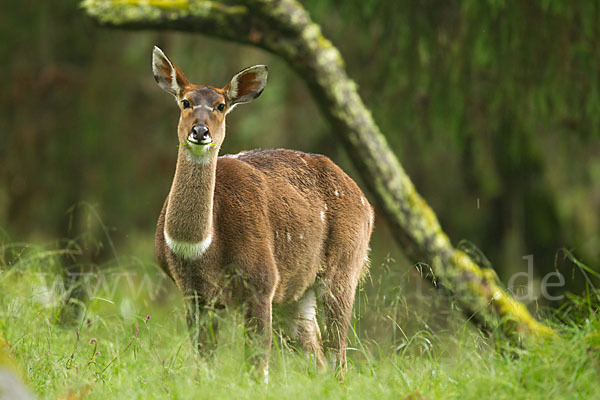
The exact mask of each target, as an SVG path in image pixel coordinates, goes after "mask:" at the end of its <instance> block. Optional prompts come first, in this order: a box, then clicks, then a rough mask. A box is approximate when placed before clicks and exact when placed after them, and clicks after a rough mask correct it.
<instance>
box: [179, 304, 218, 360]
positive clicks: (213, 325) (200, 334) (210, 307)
mask: <svg viewBox="0 0 600 400" xmlns="http://www.w3.org/2000/svg"><path fill="white" fill-rule="evenodd" d="M186 308H187V310H186V311H187V312H186V316H187V324H188V328H189V330H190V338H191V340H192V346H194V347H197V348H198V352H199V353H200V355H201V356H204V357H207V358H211V357H212V356H214V353H215V351H216V348H217V333H218V328H219V324H218V319H217V315H216V313H215V311H216V310H215V307H214V304H210V303H208V304H207V303H206V302H205V301H203V300H202V299H201V298H200V296H198V294H197V293H194V294H192V295H190V296H186Z"/></svg>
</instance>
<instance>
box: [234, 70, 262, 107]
mask: <svg viewBox="0 0 600 400" xmlns="http://www.w3.org/2000/svg"><path fill="white" fill-rule="evenodd" d="M266 84H267V66H266V65H255V66H253V67H249V68H246V69H245V70H243V71H241V72H238V73H237V74H236V75H235V76H234V77H233V78H232V79H231V82H229V83H228V84H227V86H225V87H224V88H223V91H224V92H225V93H226V97H227V101H228V102H229V106H230V107H231V106H233V105H235V104H239V103H248V102H249V101H252V100H254V99H256V98H257V97H258V96H260V94H261V93H262V92H263V90H264V89H265V86H266Z"/></svg>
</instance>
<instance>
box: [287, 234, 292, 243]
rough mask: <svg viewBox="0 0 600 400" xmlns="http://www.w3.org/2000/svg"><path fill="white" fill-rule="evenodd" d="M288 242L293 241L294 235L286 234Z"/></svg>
mask: <svg viewBox="0 0 600 400" xmlns="http://www.w3.org/2000/svg"><path fill="white" fill-rule="evenodd" d="M286 235H287V240H288V242H291V241H292V235H291V234H290V233H289V232H288V233H286Z"/></svg>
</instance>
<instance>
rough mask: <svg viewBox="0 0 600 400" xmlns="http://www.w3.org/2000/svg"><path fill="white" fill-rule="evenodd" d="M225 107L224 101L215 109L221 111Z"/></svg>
mask: <svg viewBox="0 0 600 400" xmlns="http://www.w3.org/2000/svg"><path fill="white" fill-rule="evenodd" d="M224 109H225V103H221V104H219V105H218V106H217V110H219V111H221V112H223V110H224Z"/></svg>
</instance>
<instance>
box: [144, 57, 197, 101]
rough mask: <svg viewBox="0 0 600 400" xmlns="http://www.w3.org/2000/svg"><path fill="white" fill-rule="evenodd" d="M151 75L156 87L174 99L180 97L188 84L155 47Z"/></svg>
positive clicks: (181, 73)
mask: <svg viewBox="0 0 600 400" xmlns="http://www.w3.org/2000/svg"><path fill="white" fill-rule="evenodd" d="M152 73H153V74H154V79H155V80H156V83H158V86H160V87H161V88H162V89H163V90H164V91H165V92H168V93H171V94H172V95H173V96H175V97H176V98H179V97H181V96H182V95H183V89H184V88H185V87H186V86H188V85H189V84H190V82H189V81H188V80H187V78H186V77H185V75H184V74H183V72H181V70H180V69H179V68H178V67H177V66H176V65H175V64H174V63H173V62H172V61H171V60H169V58H168V57H167V56H166V55H165V53H163V51H162V50H161V49H159V48H158V47H157V46H154V50H153V51H152Z"/></svg>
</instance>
